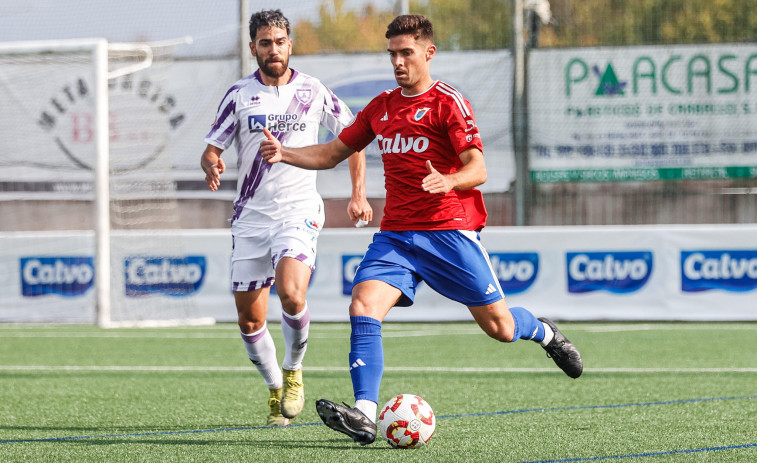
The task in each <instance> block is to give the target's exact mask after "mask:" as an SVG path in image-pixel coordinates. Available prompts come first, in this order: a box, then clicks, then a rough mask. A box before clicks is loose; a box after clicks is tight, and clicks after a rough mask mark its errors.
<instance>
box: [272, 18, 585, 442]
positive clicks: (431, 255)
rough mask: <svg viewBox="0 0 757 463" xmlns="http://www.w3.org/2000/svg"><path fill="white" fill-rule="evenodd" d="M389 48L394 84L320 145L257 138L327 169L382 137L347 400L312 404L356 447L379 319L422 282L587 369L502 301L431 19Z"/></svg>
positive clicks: (469, 113)
mask: <svg viewBox="0 0 757 463" xmlns="http://www.w3.org/2000/svg"><path fill="white" fill-rule="evenodd" d="M386 37H387V39H388V40H389V46H388V52H389V57H390V60H391V63H392V67H393V68H394V77H395V79H396V81H397V84H398V85H399V87H398V88H395V89H394V90H389V91H386V92H384V93H382V94H380V95H378V96H377V97H375V98H374V99H373V100H372V101H371V102H370V103H368V105H367V106H366V107H365V108H364V109H363V110H362V111H360V112H359V113H358V115H357V117H356V118H355V121H354V122H353V123H352V124H351V125H350V126H348V127H347V128H345V129H344V130H343V131H342V132H341V133H340V134H339V136H338V138H336V139H334V140H332V141H331V142H329V143H326V144H319V145H312V146H308V147H304V148H287V147H282V146H281V143H279V142H278V140H276V139H275V138H273V137H269V138H268V140H265V141H263V142H262V143H261V145H260V153H261V155H262V156H263V157H264V158H265V159H266V160H267V161H268V162H278V161H283V162H286V163H288V164H292V165H296V166H299V167H303V168H306V169H327V168H331V167H333V166H335V165H337V164H338V163H339V162H341V161H343V160H344V159H346V158H347V157H349V156H350V155H351V154H352V153H354V152H356V151H360V150H362V149H363V148H365V147H366V146H367V145H368V144H369V143H371V142H372V141H373V140H374V139H376V140H377V141H378V144H379V147H380V148H381V152H382V159H383V162H384V173H385V175H384V176H385V179H386V180H385V181H386V185H385V186H386V206H385V209H384V217H383V220H382V222H381V230H380V231H379V232H378V233H376V234H375V235H374V237H373V242H372V243H371V245H370V246H369V248H368V251H367V252H366V254H365V257H364V258H363V261H362V262H361V263H360V267H359V268H358V270H357V273H356V275H355V279H354V280H353V284H354V286H353V289H352V303H351V304H350V323H351V325H352V335H351V337H350V346H351V351H350V358H349V363H350V374H351V376H352V384H353V390H354V394H355V407H354V408H352V407H346V406H342V405H339V404H337V403H335V402H331V401H329V400H325V399H320V400H318V401H316V408H317V410H318V414H319V415H320V417H321V419H322V420H323V422H324V423H325V424H326V425H327V426H329V427H330V428H332V429H334V430H336V431H339V432H342V433H344V434H347V435H348V436H350V437H351V438H352V439H353V440H354V441H355V442H358V443H360V444H361V445H366V444H370V443H371V442H373V441H374V440H375V438H376V425H375V417H376V409H377V404H378V396H379V385H380V383H381V377H382V375H383V369H384V356H383V346H382V342H381V323H382V321H383V319H384V317H385V316H386V314H387V313H388V312H389V310H390V309H391V308H392V307H394V306H395V305H396V306H409V305H411V304H412V303H413V298H414V297H415V289H416V288H417V286H418V284H419V283H420V282H421V281H425V282H426V283H427V284H428V285H429V287H431V288H432V289H434V290H435V291H437V292H439V293H440V294H442V295H444V296H446V297H448V298H450V299H452V300H454V301H457V302H460V303H462V304H464V305H466V306H467V307H468V309H469V310H470V312H471V314H472V315H473V318H474V319H475V320H476V322H477V323H478V325H479V326H480V327H481V329H483V331H484V332H485V333H486V334H487V335H489V336H491V337H492V338H494V339H496V340H498V341H502V342H513V341H516V340H518V339H529V340H533V341H536V342H538V343H540V344H541V345H542V347H543V348H544V349H545V350H546V351H547V354H548V356H550V357H551V358H552V359H553V360H554V361H555V363H556V364H557V365H558V366H559V367H560V368H561V369H562V370H563V371H565V373H566V374H567V375H568V376H570V377H572V378H577V377H578V376H580V375H581V372H582V370H583V363H582V360H581V355H580V353H579V352H578V349H576V347H575V346H574V345H573V344H572V343H571V342H570V341H568V339H567V338H565V336H563V335H562V333H561V332H560V331H559V330H558V329H557V327H556V326H555V324H554V323H553V322H552V321H550V320H548V319H545V318H540V319H537V318H536V317H535V316H534V315H533V314H532V313H531V312H529V311H528V310H526V309H524V308H522V307H512V308H508V307H507V304H506V303H505V298H504V294H503V293H502V289H501V288H500V285H499V281H498V280H497V277H496V275H495V273H494V271H493V270H492V267H491V264H490V262H489V258H488V254H487V253H486V250H485V249H484V248H483V247H482V245H481V243H480V240H479V232H480V231H481V229H482V228H483V227H484V226H485V225H486V216H487V214H486V208H485V206H484V201H483V195H482V194H481V192H480V191H479V190H477V189H476V188H475V187H476V186H478V185H480V184H482V183H484V181H486V165H485V164H484V158H483V144H482V142H481V135H480V133H479V131H478V127H477V126H476V120H475V118H474V116H473V110H472V108H471V105H470V103H469V102H468V101H467V100H466V99H465V98H464V97H463V96H462V95H461V94H460V93H459V92H458V91H457V90H455V89H454V88H453V87H452V86H450V85H449V84H446V83H444V82H441V81H437V80H434V79H432V78H431V74H430V63H431V59H432V58H433V57H434V55H435V54H436V52H437V49H436V46H435V45H434V33H433V26H432V24H431V22H430V21H429V20H428V19H426V18H425V17H423V16H418V15H402V16H398V17H396V18H395V19H394V21H392V22H391V23H390V24H389V26H388V29H387V32H386Z"/></svg>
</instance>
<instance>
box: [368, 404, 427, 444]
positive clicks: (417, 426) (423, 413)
mask: <svg viewBox="0 0 757 463" xmlns="http://www.w3.org/2000/svg"><path fill="white" fill-rule="evenodd" d="M434 429H436V416H435V415H434V411H433V410H432V409H431V406H430V405H429V404H428V403H426V401H425V400H423V399H422V398H420V397H418V396H417V395H413V394H400V395H398V396H395V397H392V399H391V400H389V402H387V403H386V405H384V408H382V409H381V414H380V415H379V432H380V433H381V437H383V438H384V439H386V441H387V442H388V443H389V445H391V446H392V447H395V448H401V449H417V448H418V447H423V446H424V445H425V444H426V443H428V441H429V440H430V439H431V436H433V435H434Z"/></svg>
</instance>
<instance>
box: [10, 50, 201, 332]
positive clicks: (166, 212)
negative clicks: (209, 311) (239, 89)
mask: <svg viewBox="0 0 757 463" xmlns="http://www.w3.org/2000/svg"><path fill="white" fill-rule="evenodd" d="M171 53H172V47H170V46H157V47H156V46H149V45H146V44H112V43H111V44H109V43H107V42H106V41H105V40H104V39H93V40H62V41H44V42H16V43H2V44H0V106H1V107H2V108H3V111H1V112H0V140H2V144H3V147H4V149H2V150H0V167H2V168H1V169H0V211H2V214H0V215H2V217H3V220H2V225H0V238H1V239H2V241H3V243H6V244H7V245H5V246H3V248H4V249H3V250H2V251H1V252H2V262H3V264H2V266H1V267H0V279H6V281H7V280H8V279H10V280H15V281H17V282H18V285H14V287H17V288H18V292H17V293H14V292H12V293H11V294H2V295H0V321H6V322H18V321H33V322H34V321H40V322H41V321H44V322H76V323H92V322H95V321H96V322H97V323H98V324H99V325H100V326H104V327H111V326H130V325H144V326H149V325H166V324H197V323H210V322H212V320H211V319H207V318H203V317H199V316H197V314H198V313H199V310H198V308H197V304H196V301H195V298H194V296H193V293H194V292H195V291H196V289H197V287H198V285H199V284H201V283H202V278H204V270H205V268H204V267H205V263H204V259H203V258H202V257H201V256H192V255H188V253H187V250H186V247H185V246H184V244H183V243H182V241H181V240H180V239H177V237H176V233H175V232H173V233H172V230H177V229H179V228H180V223H179V208H178V205H177V199H176V192H175V182H174V179H173V176H172V171H171V161H170V157H169V154H168V153H166V152H165V150H164V148H165V147H166V145H167V142H168V140H169V137H170V135H171V126H172V124H177V123H178V122H180V121H177V118H180V117H181V115H176V114H174V113H173V111H172V109H173V105H174V103H175V102H174V101H173V100H172V98H171V96H170V95H168V94H166V93H165V91H164V89H165V88H166V85H165V82H166V80H167V79H168V77H169V73H170V69H171V66H172V58H171Z"/></svg>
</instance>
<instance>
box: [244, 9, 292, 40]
mask: <svg viewBox="0 0 757 463" xmlns="http://www.w3.org/2000/svg"><path fill="white" fill-rule="evenodd" d="M266 26H269V27H278V28H280V29H284V30H286V31H287V35H289V32H290V31H289V20H288V19H287V18H286V16H284V13H282V12H281V10H262V11H258V12H257V13H254V14H253V15H252V17H251V18H250V40H252V41H253V42H254V41H255V36H256V35H258V30H260V28H261V27H266Z"/></svg>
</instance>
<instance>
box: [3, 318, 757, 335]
mask: <svg viewBox="0 0 757 463" xmlns="http://www.w3.org/2000/svg"><path fill="white" fill-rule="evenodd" d="M324 326H328V327H329V329H327V330H323V328H324ZM424 328H425V327H424ZM270 329H272V330H273V331H272V332H273V333H276V332H277V331H278V328H277V326H276V322H274V323H272V324H271V326H270ZM712 330H728V331H757V323H743V324H738V323H729V324H728V325H719V324H696V323H695V324H687V323H682V324H677V323H671V324H655V323H648V324H647V323H642V324H623V323H621V324H597V325H587V326H570V329H569V330H566V331H568V332H577V331H584V332H589V333H615V332H630V331H712ZM324 331H325V332H324ZM335 331H336V330H335V329H333V327H332V326H331V325H329V324H326V325H318V324H317V325H315V326H313V325H311V331H310V338H311V339H321V338H333V337H334V333H335ZM340 331H342V332H343V333H344V334H345V336H348V335H349V332H350V330H349V326H342V327H341V330H340ZM382 335H383V337H384V338H405V337H407V338H411V337H424V336H465V335H483V336H485V334H484V333H483V331H481V329H479V328H478V326H476V325H472V326H470V327H451V326H450V327H449V328H447V327H445V326H444V325H443V324H442V325H441V326H435V327H434V328H433V329H423V328H421V329H412V330H410V329H402V328H401V327H399V326H396V327H395V326H387V327H385V328H384V330H383V334H382ZM238 336H239V334H238V331H237V330H236V328H235V327H232V326H230V327H228V328H227V330H226V331H219V330H217V329H212V330H210V331H184V332H177V331H173V330H157V331H155V330H145V329H140V328H134V329H129V330H126V331H110V330H103V331H100V330H98V331H65V329H63V330H47V329H39V328H37V329H33V328H18V327H14V328H11V327H10V326H5V327H3V326H2V325H0V337H2V338H113V339H118V338H131V339H136V338H144V339H234V338H238Z"/></svg>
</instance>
